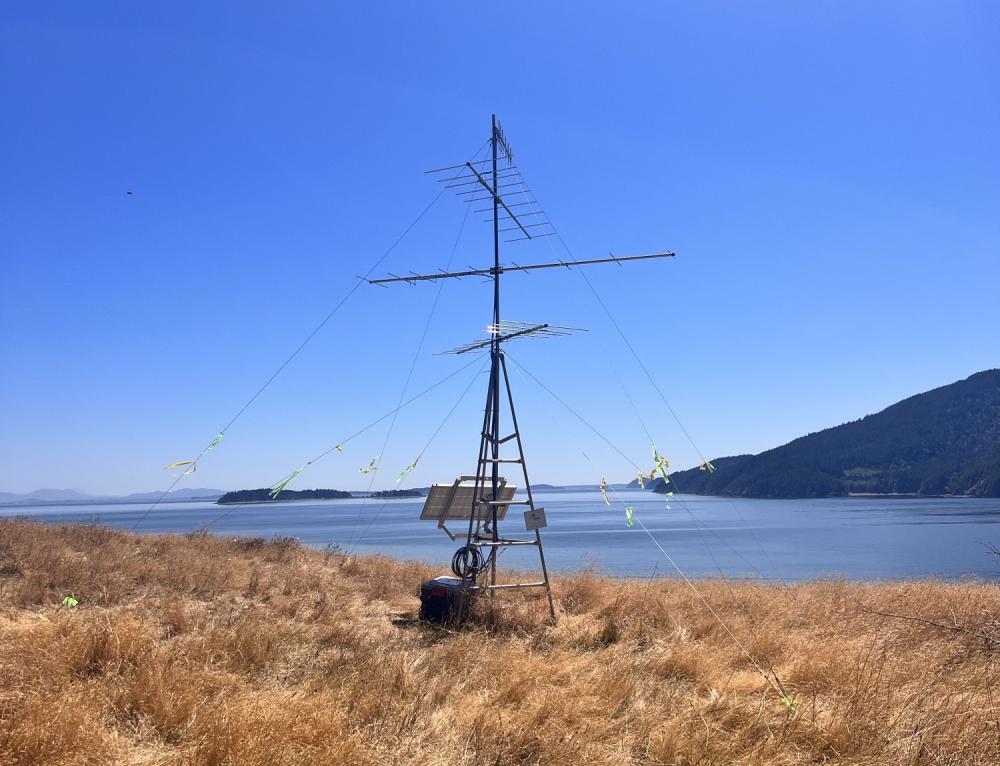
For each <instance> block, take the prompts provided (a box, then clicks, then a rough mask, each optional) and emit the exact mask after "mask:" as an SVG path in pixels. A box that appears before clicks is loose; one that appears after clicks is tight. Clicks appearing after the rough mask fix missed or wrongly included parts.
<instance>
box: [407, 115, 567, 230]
mask: <svg viewBox="0 0 1000 766" xmlns="http://www.w3.org/2000/svg"><path fill="white" fill-rule="evenodd" d="M492 140H493V141H494V142H495V143H496V147H497V149H498V150H499V152H500V153H502V155H503V157H504V159H506V160H507V167H505V168H498V169H497V170H496V172H495V174H494V173H493V172H491V171H490V169H489V168H488V167H483V168H481V169H480V168H477V167H476V166H477V165H483V166H486V165H489V164H490V163H492V162H493V159H488V160H478V161H475V162H466V163H465V164H463V165H448V166H447V167H443V168H435V169H434V170H428V171H426V173H427V174H428V175H433V176H436V178H435V180H436V181H437V182H438V183H440V184H444V188H446V189H454V190H455V195H456V196H457V197H458V198H459V199H461V200H462V201H463V202H465V203H467V204H470V205H476V204H477V203H479V202H486V201H489V202H490V205H489V206H488V207H483V208H480V207H473V209H472V212H474V213H492V212H493V203H494V202H496V203H497V204H498V205H499V206H500V208H502V212H501V213H500V214H499V220H500V223H501V226H502V228H500V229H499V230H498V231H499V233H501V234H510V233H511V232H513V233H514V236H512V237H511V238H510V239H505V240H504V242H521V241H523V240H526V239H537V238H539V237H551V236H552V235H553V234H555V230H554V229H552V224H551V222H550V221H549V219H548V216H546V215H545V211H544V210H542V208H541V206H540V205H539V204H538V200H537V199H535V195H534V193H533V192H532V191H531V189H530V188H529V187H528V184H527V182H526V181H525V180H524V176H523V175H521V170H520V168H518V167H517V165H515V164H514V156H513V154H511V151H510V144H508V143H507V137H506V136H505V135H504V133H503V128H502V127H500V125H499V123H498V124H497V125H496V127H495V128H494V133H493V139H492ZM487 174H488V175H489V178H490V179H495V183H496V189H495V190H494V186H493V184H491V183H490V181H489V180H488V179H487ZM514 208H519V209H518V210H514ZM521 208H523V209H521ZM483 223H493V216H492V215H490V216H489V217H488V218H484V219H483ZM509 224H514V225H509Z"/></svg>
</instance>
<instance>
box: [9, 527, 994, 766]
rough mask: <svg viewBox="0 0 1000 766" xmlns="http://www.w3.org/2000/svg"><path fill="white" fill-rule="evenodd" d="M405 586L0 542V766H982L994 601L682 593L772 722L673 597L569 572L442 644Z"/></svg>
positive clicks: (187, 553)
mask: <svg viewBox="0 0 1000 766" xmlns="http://www.w3.org/2000/svg"><path fill="white" fill-rule="evenodd" d="M415 570H416V571H414V567H411V566H410V565H405V564H403V563H401V562H396V561H392V560H388V559H383V558H378V557H367V558H364V557H363V558H357V557H352V558H351V559H350V561H346V560H344V559H343V557H341V556H339V555H337V554H336V553H330V552H327V553H323V552H320V551H310V550H306V549H303V548H302V547H300V546H299V545H297V544H296V543H295V542H294V541H293V540H289V539H284V540H272V541H269V540H264V539H259V538H254V539H242V540H224V539H219V538H215V537H212V536H209V535H206V534H197V533H196V534H192V535H184V536H134V535H130V534H127V533H124V532H118V531H114V530H110V529H106V528H102V527H96V526H82V527H80V526H77V527H72V526H67V527H48V526H42V525H38V524H32V523H29V522H26V521H19V520H14V521H11V520H7V521H0V766H27V765H29V764H31V765H32V766H34V765H35V764H73V765H74V766H76V765H78V764H136V765H138V764H142V765H143V766H161V765H162V766H165V765H166V764H186V765H188V766H223V765H226V764H232V765H235V764H240V765H242V764H247V765H249V766H257V765H260V766H264V765H265V764H268V765H270V764H274V765H275V766H277V765H278V764H281V765H282V766H285V765H287V764H303V765H304V764H386V763H391V764H413V765H414V766H416V765H417V764H420V765H421V766H424V765H427V764H429V765H431V766H433V765H438V764H441V765H443V764H468V765H469V766H472V765H473V764H475V765H476V766H479V764H492V765H495V766H502V765H504V764H556V765H559V764H565V765H567V766H569V765H570V764H616V765H617V764H677V765H680V764H691V765H692V766H693V765H694V764H699V765H702V764H730V763H732V764H779V765H781V764H815V763H824V762H842V763H857V764H912V765H917V764H949V765H959V764H990V763H1000V716H998V710H1000V697H998V696H997V695H998V692H1000V690H997V689H996V688H995V687H996V680H997V670H998V668H997V662H998V658H1000V647H998V643H997V638H998V635H1000V630H998V626H1000V621H998V618H1000V589H998V588H997V587H996V586H994V585H992V584H987V583H963V584H943V583H936V582H913V583H905V584H885V585H866V584H848V583H844V582H815V583H808V584H803V585H796V586H791V587H778V586H765V585H755V584H740V585H732V586H730V585H729V584H727V583H723V582H713V581H702V582H699V583H698V586H699V588H700V589H701V590H702V591H703V592H704V594H705V595H706V597H707V598H708V599H709V600H710V601H711V603H712V604H713V605H714V606H715V608H716V609H717V610H718V611H719V613H720V614H721V615H722V617H723V619H724V620H725V621H726V622H727V624H728V625H729V626H730V627H731V629H732V630H733V632H734V633H735V634H736V635H737V636H738V637H739V638H740V640H741V641H742V642H743V643H744V644H745V645H746V646H747V647H748V648H749V649H750V651H751V652H752V653H753V654H754V655H755V656H756V657H757V658H758V659H759V660H760V661H761V662H762V663H764V664H765V665H773V666H774V667H775V668H776V669H777V670H778V671H779V673H780V674H781V676H782V678H783V680H784V682H785V685H786V686H787V687H788V688H789V691H790V693H791V695H792V696H793V697H794V698H795V699H796V700H797V712H796V713H792V712H790V711H789V710H787V709H786V707H785V706H784V705H783V704H782V703H781V701H780V700H779V699H778V698H777V696H776V695H775V694H774V693H773V692H772V691H771V690H769V689H768V688H767V687H766V685H765V683H764V682H763V680H762V679H761V677H760V675H759V674H757V673H756V672H755V671H754V670H753V669H752V668H751V667H750V666H749V664H748V663H747V661H746V659H745V657H744V656H743V655H742V654H741V652H740V651H739V649H738V648H737V647H736V646H735V644H734V642H733V641H732V639H731V638H730V637H729V636H728V635H727V634H726V632H725V631H724V630H723V629H722V628H720V626H719V625H718V623H717V622H716V620H715V619H714V618H713V617H712V616H711V615H710V614H708V613H707V612H706V610H705V608H704V605H702V604H701V603H700V602H699V600H698V599H697V597H696V596H695V595H694V594H692V593H691V591H690V590H689V589H688V588H687V587H686V586H685V585H684V584H683V583H679V582H676V581H673V580H660V581H654V582H646V581H641V582H640V581H618V580H611V579H607V578H601V577H599V576H597V575H596V574H595V573H594V572H585V573H583V574H580V575H576V576H572V577H564V578H559V579H558V580H557V582H556V595H557V598H558V606H559V612H560V621H559V624H558V626H556V627H552V626H550V625H549V624H548V622H547V619H546V618H547V609H546V606H545V603H544V601H541V600H538V599H535V598H533V597H528V596H524V595H517V594H515V595H510V594H505V596H504V597H503V598H500V599H498V600H497V601H496V602H495V603H494V605H493V608H492V609H491V608H489V604H487V603H480V604H479V606H478V607H477V610H476V612H475V615H474V617H473V619H472V620H471V622H470V623H469V624H468V625H467V626H466V627H465V628H464V629H462V630H460V631H453V630H441V629H435V628H433V627H430V626H427V625H421V624H418V623H415V622H414V621H413V620H412V619H409V618H412V617H413V616H414V614H415V612H416V608H417V599H416V597H415V593H416V589H417V586H418V584H419V582H420V581H421V580H422V579H425V578H427V577H429V576H431V575H433V574H436V572H433V571H432V570H431V569H430V568H429V567H426V566H423V565H418V566H416V567H415ZM70 593H72V594H73V595H75V597H76V598H77V599H79V601H80V605H79V606H78V607H76V608H74V609H68V608H65V607H62V606H60V604H61V602H62V599H63V598H64V597H65V596H66V595H68V594H70ZM878 612H882V613H883V614H878ZM886 614H895V615H906V616H907V617H911V618H916V620H913V619H902V618H899V617H887V616H885V615H886Z"/></svg>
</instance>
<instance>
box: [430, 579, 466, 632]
mask: <svg viewBox="0 0 1000 766" xmlns="http://www.w3.org/2000/svg"><path fill="white" fill-rule="evenodd" d="M471 596H472V593H471V592H470V591H463V590H462V581H461V579H459V578H458V577H435V578H434V579H433V580H428V581H427V582H425V583H423V584H422V585H421V586H420V619H421V620H425V621H427V622H436V623H438V624H441V625H446V624H452V625H454V624H457V623H459V622H461V621H462V619H463V618H464V617H465V608H466V606H467V605H468V602H469V600H470V598H471Z"/></svg>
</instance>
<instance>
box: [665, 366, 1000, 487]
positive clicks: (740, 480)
mask: <svg viewBox="0 0 1000 766" xmlns="http://www.w3.org/2000/svg"><path fill="white" fill-rule="evenodd" d="M712 462H713V464H714V465H715V467H716V470H715V471H714V472H709V471H705V470H699V469H697V468H695V469H692V470H688V471H679V472H678V473H676V474H674V475H673V484H674V486H673V487H671V489H673V491H675V492H689V493H693V494H706V495H732V496H739V497H833V496H838V495H847V494H852V493H886V494H888V493H907V494H921V495H943V494H949V495H975V496H980V497H1000V370H987V371H985V372H979V373H976V374H975V375H972V376H970V377H968V378H966V379H965V380H961V381H959V382H957V383H952V384H950V385H947V386H942V387H941V388H936V389H934V390H932V391H927V392H926V393H923V394H917V395H916V396H911V397H910V398H908V399H904V400H903V401H901V402H898V403H897V404H894V405H892V406H891V407H888V408H886V409H884V410H882V411H881V412H879V413H877V414H874V415H868V416H867V417H864V418H861V419H860V420H855V421H853V422H851V423H845V424H844V425H840V426H836V427H835V428H828V429H826V430H824V431H819V432H817V433H812V434H809V435H808V436H803V437H801V438H798V439H795V440H794V441H791V442H789V443H788V444H785V445H783V446H781V447H777V448H775V449H771V450H768V451H766V452H761V453H760V454H759V455H740V456H736V457H727V458H718V459H717V460H714V461H712ZM653 490H654V491H657V492H665V491H667V489H666V487H664V484H663V480H662V479H660V480H658V481H657V482H655V483H654V486H653Z"/></svg>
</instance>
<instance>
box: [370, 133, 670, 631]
mask: <svg viewBox="0 0 1000 766" xmlns="http://www.w3.org/2000/svg"><path fill="white" fill-rule="evenodd" d="M489 143H490V157H489V159H487V160H479V161H475V162H466V163H464V164H462V165H451V166H448V167H444V168H438V169H435V170H429V171H427V172H428V173H429V174H435V175H437V180H438V181H439V182H441V183H443V184H445V188H454V189H456V190H457V191H456V192H455V193H456V194H457V195H458V196H459V198H460V199H462V200H463V201H465V202H466V203H474V202H478V201H486V200H490V201H491V203H492V204H491V206H490V207H489V208H486V209H474V212H478V213H485V212H487V211H489V210H492V213H493V215H492V216H491V218H488V219H486V220H487V221H489V222H491V223H492V224H493V266H492V268H488V269H477V268H470V269H468V270H466V271H454V272H440V273H437V274H413V273H411V274H410V275H408V276H399V275H396V274H392V275H391V276H390V277H387V278H383V279H371V280H368V281H369V282H370V283H371V284H377V285H382V286H385V285H386V284H388V283H394V282H408V283H410V284H415V283H417V282H427V281H430V282H433V281H437V280H438V279H449V278H455V279H461V278H462V277H465V276H488V277H492V279H493V311H492V318H493V321H492V323H491V324H490V326H489V327H488V328H487V332H488V333H489V334H490V339H489V341H488V345H489V349H490V376H489V384H488V386H487V392H486V406H485V408H484V410H483V423H482V429H481V431H480V441H479V458H478V461H477V464H476V474H475V476H460V477H459V478H458V479H456V480H455V482H454V484H452V485H434V486H433V487H432V490H431V494H430V495H429V496H428V499H427V502H426V503H425V505H424V510H423V511H422V513H421V518H423V519H428V520H435V521H437V522H438V526H439V527H441V528H442V529H443V530H444V531H445V532H446V533H447V534H448V536H449V537H451V538H452V539H453V540H456V539H458V536H457V535H456V534H455V533H453V532H452V531H451V530H450V529H448V527H447V525H446V523H445V522H446V521H449V520H458V519H461V520H462V521H463V522H464V521H468V527H467V530H466V532H465V534H464V535H463V536H464V537H465V544H464V545H463V546H462V547H461V548H459V550H458V551H457V552H456V554H455V556H454V558H453V560H452V569H453V571H454V572H455V574H456V575H458V576H459V577H461V578H462V583H463V587H465V588H466V589H469V590H472V589H486V590H490V591H492V590H497V589H505V588H544V589H545V591H546V596H547V598H548V603H549V611H550V613H551V615H552V618H553V620H554V619H555V605H554V603H553V600H552V591H551V589H550V587H549V576H548V570H547V568H546V566H545V553H544V551H543V549H542V537H541V534H540V531H539V530H540V529H542V528H544V527H545V526H546V520H545V512H544V509H543V508H536V507H535V500H534V496H533V494H532V491H531V482H530V480H529V479H528V468H527V464H526V461H525V457H524V447H523V444H522V442H521V433H520V429H519V427H518V423H517V413H516V411H515V409H514V397H513V393H512V392H511V387H510V378H509V376H508V373H507V363H506V360H505V359H504V353H503V344H504V343H505V342H508V341H510V340H514V339H516V338H525V337H550V336H555V335H565V334H567V333H568V332H572V331H573V330H574V329H575V328H569V327H559V326H555V325H549V324H531V323H523V322H511V321H505V320H503V319H502V318H501V316H500V277H501V275H502V274H503V272H504V271H523V272H528V271H532V270H535V269H548V268H556V267H560V266H561V267H565V268H572V267H575V266H584V265H590V264H597V263H617V264H618V265H621V264H623V263H625V262H628V261H637V260H648V259H659V258H670V257H672V256H673V255H674V254H673V253H671V252H663V253H653V254H650V255H637V256H626V257H620V258H619V257H615V256H614V255H611V256H610V257H608V258H594V259H589V260H582V261H558V262H554V263H538V264H529V265H519V264H516V263H512V264H511V265H503V264H501V262H500V235H501V234H502V233H505V232H517V233H518V234H517V235H516V237H515V238H514V239H509V240H505V241H507V242H517V241H522V240H530V239H535V238H537V237H545V236H551V235H552V234H554V233H555V232H554V230H546V227H551V224H550V223H549V221H548V219H547V218H545V215H544V213H543V211H542V210H541V209H540V208H539V207H538V202H537V200H535V198H534V195H533V194H532V193H531V191H530V190H529V189H528V188H527V185H526V184H525V182H524V179H523V177H522V176H521V173H520V170H519V169H518V168H517V166H516V165H515V164H514V162H513V157H512V155H511V151H510V146H509V144H508V143H507V139H506V137H505V136H504V132H503V129H502V128H501V127H500V125H499V123H498V122H497V118H496V115H495V114H494V115H493V116H492V119H491V125H490V140H489ZM501 159H503V160H505V161H506V167H503V168H501V167H500V165H499V162H500V160H501ZM477 165H479V166H482V165H486V166H487V168H484V172H480V170H478V169H477ZM452 173H454V175H452ZM484 173H485V174H484ZM483 192H485V193H486V196H477V195H480V194H482V193H483ZM515 198H516V199H517V201H509V200H511V199H515ZM513 208H518V211H517V212H515V211H514V210H513ZM520 208H526V209H524V210H520ZM526 215H532V216H535V217H536V220H540V222H539V223H528V224H526V223H524V222H523V221H522V220H521V217H522V216H526ZM507 223H513V224H515V225H514V226H511V227H503V228H502V227H501V224H507ZM486 345H487V342H485V341H478V342H473V343H469V344H466V345H464V346H460V347H458V348H456V349H452V351H450V352H447V353H456V354H462V353H466V352H469V351H473V350H481V349H483V348H485V347H486ZM501 379H502V385H501ZM503 396H506V399H507V407H508V409H509V412H510V426H511V432H510V433H509V434H507V435H505V436H501V428H500V415H501V407H500V403H501V397H503ZM508 442H513V444H514V446H516V449H517V455H516V457H509V458H503V457H501V446H502V445H504V444H507V443H508ZM502 464H515V465H519V466H520V467H521V473H522V475H523V477H524V489H525V494H526V498H525V499H521V500H515V499H513V489H514V488H512V487H509V486H508V485H507V479H506V478H505V477H503V476H501V474H500V467H501V465H502ZM470 485H471V486H470ZM511 505H522V506H526V511H525V513H524V521H525V529H526V531H529V532H534V539H513V538H507V537H503V536H501V535H500V530H499V522H500V521H501V520H502V519H503V518H504V517H505V515H506V513H507V510H508V509H509V507H510V506H511ZM515 545H533V546H536V547H537V548H538V557H539V563H540V566H541V573H542V579H541V580H540V581H537V582H526V583H498V582H497V555H498V554H499V552H500V551H501V550H502V549H503V548H505V547H508V546H515ZM484 551H485V553H484ZM487 568H489V583H488V584H486V583H481V582H479V578H480V577H481V576H482V575H483V574H484V573H485V571H486V569H487Z"/></svg>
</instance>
